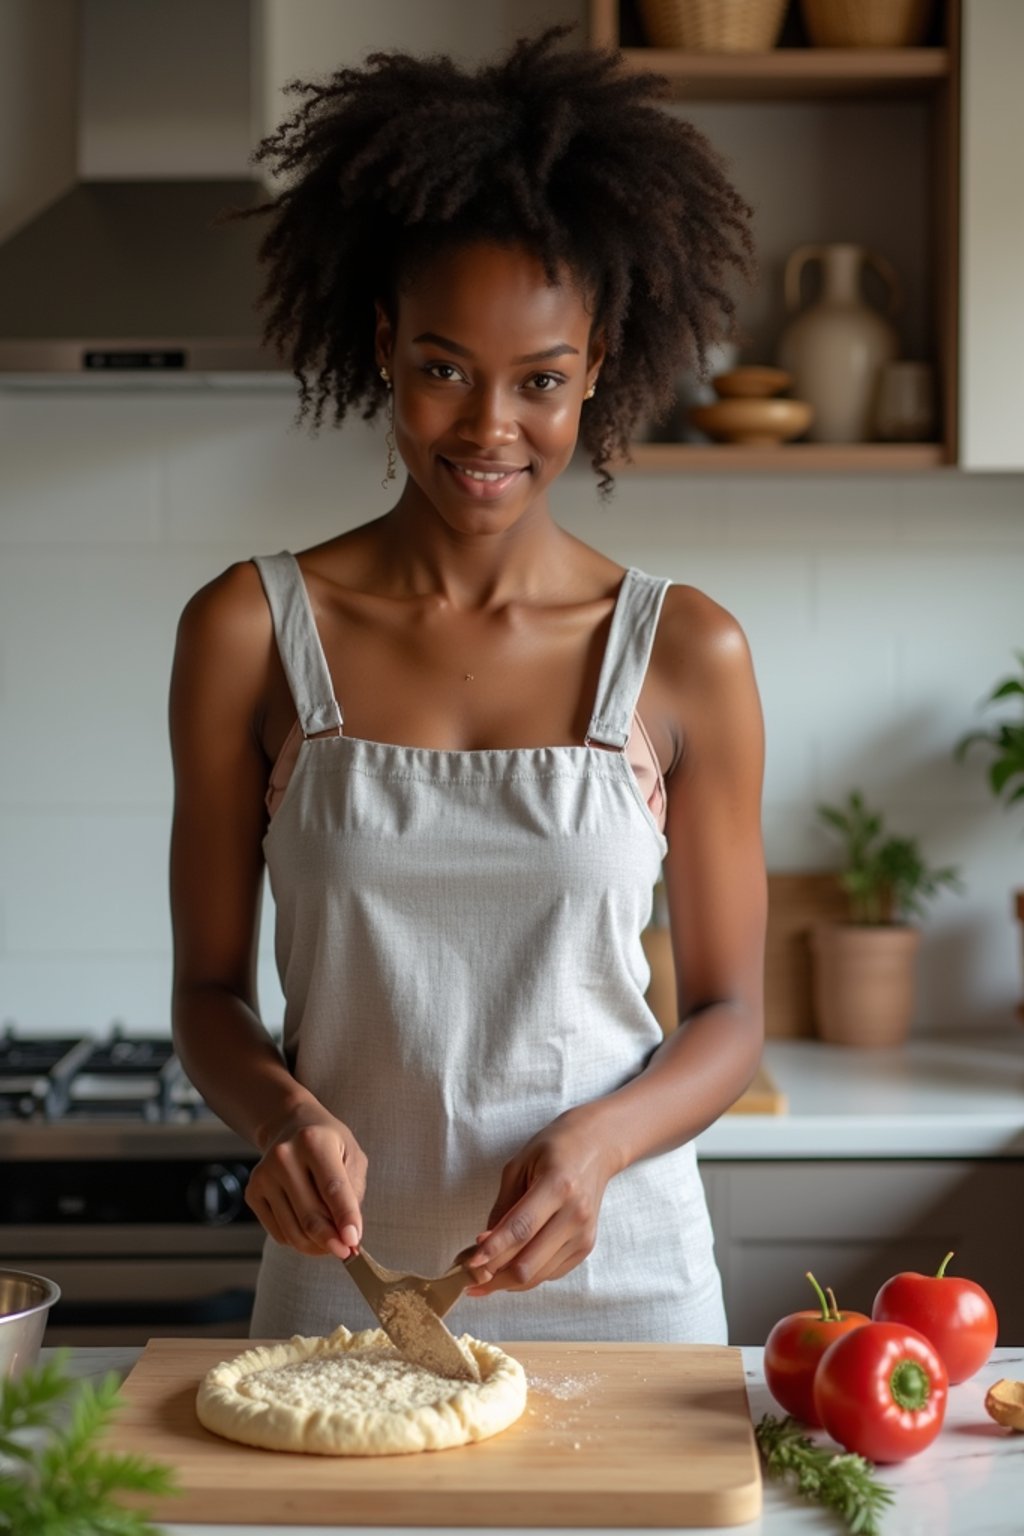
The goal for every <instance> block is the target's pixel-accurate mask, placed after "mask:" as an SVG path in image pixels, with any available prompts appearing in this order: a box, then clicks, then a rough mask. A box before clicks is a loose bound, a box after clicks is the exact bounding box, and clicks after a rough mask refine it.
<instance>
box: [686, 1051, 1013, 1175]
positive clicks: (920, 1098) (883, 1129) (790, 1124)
mask: <svg viewBox="0 0 1024 1536" xmlns="http://www.w3.org/2000/svg"><path fill="white" fill-rule="evenodd" d="M764 1064H765V1066H766V1067H767V1068H768V1071H769V1072H770V1074H771V1076H772V1077H773V1078H774V1080H775V1082H776V1084H777V1086H778V1087H779V1088H780V1089H781V1091H782V1092H783V1093H784V1094H785V1095H786V1097H787V1099H788V1101H789V1112H788V1114H783V1115H724V1116H723V1117H722V1118H721V1119H720V1120H718V1121H716V1123H715V1124H714V1125H712V1126H709V1127H708V1129H707V1130H706V1131H705V1132H704V1133H703V1135H701V1136H700V1137H698V1139H697V1154H698V1157H700V1158H703V1159H705V1160H706V1161H709V1162H710V1161H714V1160H717V1159H721V1160H728V1159H731V1158H753V1159H762V1158H863V1157H872V1158H894V1157H895V1158H918V1157H937V1158H1004V1157H1021V1156H1024V1029H1016V1030H1013V1031H1009V1030H1007V1031H1003V1032H1000V1033H991V1032H990V1033H975V1034H970V1035H968V1034H963V1035H956V1036H953V1035H938V1036H935V1035H933V1036H930V1037H918V1038H916V1039H911V1040H909V1041H908V1042H907V1043H906V1044H905V1045H904V1046H900V1047H898V1048H895V1049H887V1050H859V1049H854V1048H851V1047H849V1046H839V1045H827V1044H824V1043H823V1042H821V1041H818V1040H769V1041H768V1042H767V1044H766V1046H765V1051H764Z"/></svg>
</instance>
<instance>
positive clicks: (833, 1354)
mask: <svg viewBox="0 0 1024 1536" xmlns="http://www.w3.org/2000/svg"><path fill="white" fill-rule="evenodd" d="M948 1395H949V1379H948V1377H947V1375H946V1367H945V1366H944V1365H943V1363H942V1360H941V1359H940V1357H939V1354H938V1351H937V1350H936V1349H935V1348H934V1346H933V1345H931V1344H930V1343H929V1342H928V1340H927V1339H926V1338H925V1336H924V1334H923V1333H918V1332H917V1331H916V1330H915V1329H913V1328H908V1327H907V1326H906V1325H905V1324H903V1323H866V1324H865V1325H864V1327H863V1328H856V1329H854V1331H853V1332H852V1333H847V1334H844V1335H843V1336H842V1338H839V1339H836V1341H835V1343H834V1344H830V1345H829V1347H828V1349H827V1350H826V1351H825V1353H824V1354H823V1355H822V1357H821V1361H820V1363H819V1365H818V1370H817V1373H816V1375H815V1377H814V1405H815V1407H816V1408H817V1410H818V1415H819V1418H820V1421H821V1423H822V1424H823V1425H824V1427H825V1429H826V1430H827V1431H828V1433H829V1434H830V1435H831V1436H832V1438H833V1440H838V1441H839V1444H840V1445H842V1446H844V1447H845V1448H846V1450H848V1451H855V1452H856V1453H857V1455H858V1456H866V1457H867V1458H868V1460H869V1461H905V1460H906V1458H907V1457H908V1456H916V1455H917V1453H918V1451H923V1450H926V1449H927V1447H928V1446H929V1445H931V1443H932V1441H933V1440H934V1439H935V1437H936V1435H937V1434H938V1432H939V1430H940V1429H941V1428H942V1421H943V1419H944V1418H945V1416H946V1398H947V1397H948Z"/></svg>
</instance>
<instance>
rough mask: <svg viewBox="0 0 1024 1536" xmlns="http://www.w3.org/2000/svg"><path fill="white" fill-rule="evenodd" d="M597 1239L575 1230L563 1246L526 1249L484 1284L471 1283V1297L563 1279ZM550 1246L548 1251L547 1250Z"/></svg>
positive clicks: (469, 1293)
mask: <svg viewBox="0 0 1024 1536" xmlns="http://www.w3.org/2000/svg"><path fill="white" fill-rule="evenodd" d="M593 1246H594V1244H593V1241H592V1240H591V1239H588V1238H586V1237H584V1235H583V1234H581V1233H579V1232H573V1233H572V1235H571V1236H570V1237H569V1238H568V1239H567V1241H566V1242H564V1243H563V1244H562V1245H561V1247H556V1248H555V1250H554V1252H551V1250H550V1247H549V1246H548V1245H547V1244H545V1245H544V1248H542V1247H541V1246H540V1245H539V1244H538V1245H537V1246H536V1249H534V1247H533V1245H531V1246H530V1247H527V1248H524V1249H523V1251H522V1253H521V1254H520V1255H519V1257H518V1258H516V1259H514V1260H513V1261H512V1263H511V1264H509V1265H508V1266H507V1267H506V1268H505V1269H502V1270H501V1271H500V1272H499V1273H498V1274H497V1275H495V1276H493V1278H492V1279H491V1280H490V1281H489V1282H488V1283H486V1284H484V1285H469V1286H467V1287H466V1292H465V1294H466V1295H467V1296H492V1295H494V1293H495V1292H497V1291H531V1290H533V1289H534V1288H535V1287H536V1286H538V1285H544V1284H546V1283H547V1281H549V1280H560V1279H561V1278H562V1276H563V1275H567V1274H568V1273H569V1271H570V1270H572V1269H575V1268H576V1266H577V1264H582V1262H583V1260H584V1259H585V1258H586V1257H587V1255H588V1254H589V1253H591V1252H592V1251H593ZM545 1249H547V1252H545Z"/></svg>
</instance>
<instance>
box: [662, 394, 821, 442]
mask: <svg viewBox="0 0 1024 1536" xmlns="http://www.w3.org/2000/svg"><path fill="white" fill-rule="evenodd" d="M813 415H814V412H813V411H812V409H811V407H810V406H809V405H808V404H807V401H806V400H765V399H760V400H758V399H747V400H744V399H735V400H716V401H715V402H714V404H713V405H695V406H693V407H692V408H691V410H690V420H691V421H692V422H693V424H694V426H695V427H699V428H700V430H701V431H702V432H705V433H707V435H708V437H710V438H713V439H714V440H715V442H718V443H742V444H746V445H749V446H751V447H763V446H765V445H766V444H778V443H785V442H788V441H789V440H790V439H791V438H794V437H799V436H800V435H801V433H803V432H806V431H807V428H808V427H809V426H810V424H811V419H812V417H813Z"/></svg>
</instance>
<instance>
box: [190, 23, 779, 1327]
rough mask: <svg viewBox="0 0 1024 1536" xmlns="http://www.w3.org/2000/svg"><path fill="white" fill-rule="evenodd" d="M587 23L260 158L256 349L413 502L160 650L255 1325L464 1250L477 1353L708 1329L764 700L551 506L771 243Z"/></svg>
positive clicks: (196, 961) (677, 590) (238, 586)
mask: <svg viewBox="0 0 1024 1536" xmlns="http://www.w3.org/2000/svg"><path fill="white" fill-rule="evenodd" d="M564 30H566V29H553V30H552V31H551V32H549V33H547V34H545V35H544V36H543V37H541V38H538V39H535V40H532V41H530V40H526V41H524V42H521V43H520V44H519V45H517V47H516V48H515V49H514V50H512V52H511V53H510V54H509V55H508V56H507V57H506V58H504V59H502V60H500V61H499V62H498V63H497V64H495V65H493V66H491V67H489V68H486V69H483V70H481V71H479V72H477V73H475V74H473V73H467V72H464V71H462V70H460V69H459V68H457V67H456V66H455V65H454V64H453V63H452V62H451V61H450V60H447V59H443V58H440V59H431V60H418V59H412V58H409V57H405V56H403V55H400V54H388V55H376V56H374V57H372V58H371V59H370V60H369V61H368V64H367V66H366V68H365V69H361V70H344V71H341V72H340V73H338V74H336V75H334V76H333V77H332V78H331V79H330V80H329V81H328V82H327V83H326V84H322V85H319V86H315V87H314V86H305V87H301V88H298V89H301V90H302V92H303V93H304V101H303V103H302V105H301V106H300V107H299V108H298V110H297V111H296V112H295V113H294V114H293V116H292V117H291V118H290V119H289V120H288V121H287V122H286V123H285V124H284V125H283V126H282V127H281V128H280V130H279V131H278V132H277V133H276V134H275V135H273V136H272V137H271V138H270V139H269V140H266V141H264V143H263V145H262V146H261V148H260V150H259V152H258V155H259V157H260V158H263V159H266V160H269V161H271V162H273V163H274V165H275V168H276V169H277V171H278V172H280V173H282V174H283V175H284V176H285V178H286V190H285V191H283V192H282V193H281V195H280V196H279V197H278V198H277V199H276V200H275V202H274V203H272V204H269V205H267V207H266V208H265V209H264V212H265V213H266V212H269V213H270V214H271V215H272V223H271V226H270V230H269V233H268V235H267V238H266V240H265V242H264V246H263V256H264V259H265V261H266V262H267V265H268V282H267V293H266V297H267V300H268V301H269V305H270V310H269V319H268V325H267V333H268V336H269V338H270V339H271V340H272V341H274V342H276V343H277V344H278V345H280V346H282V347H283V348H285V349H287V351H288V352H289V354H290V356H291V358H292V360H293V363H294V367H295V370H296V372H297V375H298V377H299V380H300V386H301V403H302V412H304V413H306V414H311V415H312V418H313V422H314V425H316V424H318V423H319V422H320V420H321V419H322V416H323V413H324V410H325V407H327V406H328V405H330V406H332V407H333V416H334V420H335V421H340V420H341V419H342V418H343V416H344V415H345V414H346V413H347V412H348V411H349V410H351V409H352V408H353V407H355V406H356V405H362V406H363V408H364V415H366V416H373V415H374V414H375V413H376V412H377V411H378V410H379V409H380V408H381V406H382V405H384V406H386V410H387V414H388V420H389V433H388V458H389V473H390V472H391V471H392V468H393V460H394V453H395V451H396V450H397V454H398V455H399V456H400V458H401V460H402V461H403V464H404V466H405V470H406V476H405V479H404V483H403V484H402V485H401V488H400V490H399V495H398V498H397V500H396V501H395V503H394V505H393V506H392V507H391V509H390V510H389V511H388V512H386V513H385V514H384V515H383V516H381V517H375V518H373V519H372V520H370V521H368V522H361V524H360V526H358V527H355V528H354V529H352V531H350V532H346V533H343V534H340V535H339V536H338V537H337V538H333V539H330V540H328V541H327V542H326V543H324V544H320V545H318V546H316V547H315V548H312V549H307V550H305V551H303V552H302V553H300V554H299V555H298V556H297V557H295V556H293V555H291V554H287V553H286V554H282V555H278V556H274V557H270V558H266V559H259V560H257V561H256V562H244V563H240V564H238V565H234V566H232V567H231V568H230V569H229V570H227V571H226V572H225V573H224V574H223V575H221V576H220V577H218V578H217V579H216V580H214V581H212V582H211V583H210V584H209V585H208V586H206V587H204V588H203V589H202V590H201V591H200V592H199V593H197V594H196V596H195V597H194V598H193V599H192V600H191V602H190V603H189V604H188V606H187V608H186V610H185V612H184V614H183V616H182V620H181V624H180V630H179V637H178V645H177V652H176V658H175V665H174V677H173V683H172V690H171V724H172V741H173V753H174V765H175V777H176V801H175V817H174V831H173V840H172V859H171V874H172V907H173V918H174V928H175V942H176V958H175V996H174V1030H175V1040H176V1044H177V1048H178V1050H179V1053H180V1055H181V1057H182V1060H183V1062H184V1065H185V1068H186V1070H187V1071H188V1073H189V1075H190V1077H191V1078H192V1079H193V1081H194V1082H195V1083H196V1085H197V1086H198V1087H199V1089H200V1090H201V1091H202V1093H203V1094H204V1095H205V1097H206V1098H207V1100H208V1101H209V1103H210V1104H211V1105H212V1107H213V1108H214V1109H215V1110H216V1111H217V1112H218V1114H220V1115H221V1116H222V1117H223V1119H224V1120H225V1121H227V1123H228V1124H229V1125H232V1126H233V1127H235V1128H236V1129H237V1130H238V1132H239V1133H240V1134H241V1135H242V1136H244V1137H245V1138H247V1139H248V1140H249V1141H251V1142H252V1143H253V1144H254V1145H255V1146H256V1147H257V1148H258V1149H259V1151H260V1153H261V1160H260V1162H259V1163H258V1164H257V1166H256V1168H255V1169H254V1171H253V1174H252V1177H251V1179H250V1182H249V1186H248V1191H247V1199H248V1201H249V1204H250V1205H251V1207H252V1209H253V1210H254V1211H255V1213H256V1215H257V1216H258V1217H259V1219H260V1221H261V1222H262V1223H263V1225H264V1227H265V1228H266V1231H267V1235H268V1236H267V1243H266V1247H265V1253H264V1260H263V1265H262V1268H261V1274H260V1282H259V1286H258V1292H257V1300H256V1308H255V1314H254V1318H253V1331H254V1333H255V1334H257V1335H263V1336H268V1335H280V1334H287V1333H291V1332H296V1331H298V1332H303V1333H322V1332H326V1331H329V1330H330V1329H331V1328H332V1327H334V1326H336V1325H337V1323H338V1322H339V1321H345V1322H347V1323H348V1324H349V1325H350V1326H364V1325H366V1324H367V1323H368V1322H369V1321H370V1318H369V1314H368V1313H367V1311H366V1309H365V1307H364V1306H363V1304H362V1302H361V1300H360V1298H359V1297H358V1296H357V1294H356V1292H355V1289H354V1287H353V1286H352V1285H351V1284H350V1282H349V1280H348V1278H347V1276H346V1275H345V1273H344V1271H343V1270H342V1268H341V1266H340V1265H339V1264H338V1263H337V1262H336V1261H337V1260H338V1259H344V1258H346V1257H347V1256H348V1255H349V1254H350V1253H351V1252H352V1250H353V1248H355V1247H356V1246H357V1245H358V1244H359V1243H360V1242H361V1241H362V1239H363V1235H364V1233H365V1237H366V1243H367V1246H368V1248H369V1250H370V1252H372V1253H373V1255H374V1256H375V1257H377V1258H379V1259H380V1260H381V1262H383V1263H385V1264H387V1265H390V1266H393V1267H395V1268H401V1269H412V1270H415V1271H418V1272H419V1273H424V1274H430V1273H439V1272H441V1271H442V1270H444V1269H445V1268H446V1267H447V1266H448V1265H449V1263H450V1262H451V1260H452V1257H453V1255H455V1254H456V1253H457V1252H459V1251H460V1250H462V1249H464V1248H465V1247H467V1245H468V1246H469V1247H470V1248H471V1249H472V1251H471V1253H470V1255H469V1257H468V1259H467V1260H466V1262H467V1263H468V1265H469V1267H470V1269H471V1270H472V1272H473V1276H474V1282H475V1283H474V1284H473V1285H472V1286H471V1287H470V1289H469V1290H468V1291H467V1293H466V1296H465V1298H464V1299H463V1300H461V1301H460V1302H459V1303H458V1305H457V1307H456V1308H455V1309H454V1310H453V1312H452V1313H451V1314H450V1318H449V1321H450V1323H451V1326H452V1327H453V1329H455V1330H456V1331H459V1330H460V1329H466V1330H468V1331H470V1332H472V1333H473V1334H475V1335H476V1336H478V1337H484V1338H491V1339H515V1338H538V1339H540V1338H555V1339H568V1338H576V1339H652V1340H657V1339H663V1340H698V1341H705V1342H716V1341H723V1340H724V1339H725V1336H726V1327H725V1319H724V1314H723V1309H722V1299H721V1287H720V1283H719V1277H718V1273H717V1270H716V1267H715V1262H714V1256H713V1246H712V1238H711V1231H710V1226H709V1223H708V1217H707V1210H706V1207H705V1203H704V1198H703V1193H702V1189H701V1184H700V1180H699V1177H698V1175H697V1171H696V1165H695V1159H694V1150H693V1138H694V1136H695V1135H696V1134H697V1133H698V1132H700V1131H701V1130H703V1129H704V1127H706V1126H707V1125H709V1124H710V1123H711V1122H712V1121H713V1120H715V1119H716V1118H717V1116H718V1115H720V1114H721V1113H722V1112H723V1111H724V1110H725V1109H726V1108H727V1107H728V1106H729V1105H730V1104H731V1103H732V1102H733V1101H734V1100H735V1098H736V1097H737V1096H738V1095H739V1093H740V1092H741V1091H742V1089H743V1088H744V1086H745V1085H746V1084H747V1082H748V1081H749V1080H750V1078H751V1076H752V1074H753V1072H754V1069H755V1066H756V1063H757V1060H758V1057H759V1053H760V1048H761V1035H762V1004H761V972H762V948H763V930H764V920H765V882H764V870H763V855H762V848H761V839H760V785H761V773H762V758H763V747H762V730H761V718H760V709H759V704H758V698H757V691H756V685H755V682H754V678H753V672H752V668H751V663H750V658H749V654H748V650H747V646H746V643H745V641H744V638H743V635H742V633H741V631H740V629H739V627H738V626H737V624H736V622H735V621H734V620H733V619H732V618H731V617H730V616H729V615H728V614H727V613H726V612H724V611H723V610H722V609H721V608H720V607H718V606H717V605H716V604H715V603H714V602H713V601H712V600H711V599H710V598H708V597H705V596H704V595H702V594H701V593H700V592H698V591H696V590H695V589H693V588H691V587H688V586H685V585H670V584H669V583H668V582H667V581H663V580H660V579H657V578H654V577H651V576H646V575H644V574H643V573H641V572H638V571H634V570H629V571H626V570H624V569H623V567H622V566H620V565H619V564H617V563H616V562H615V561H613V560H610V559H608V558H606V557H605V556H604V555H602V554H599V553H598V552H597V551H596V550H594V549H591V548H589V547H587V546H586V545H584V544H582V543H581V542H579V541H578V540H577V539H575V538H573V537H571V536H570V535H569V534H567V533H566V532H564V531H563V530H562V529H560V528H559V527H558V525H557V524H556V523H555V522H554V521H553V519H552V516H551V511H550V506H549V492H550V489H551V487H552V485H553V484H554V482H555V480H556V479H557V477H558V476H559V475H560V474H561V473H562V471H563V470H564V469H565V468H566V466H567V465H568V463H569V461H570V458H571V456H572V453H573V449H574V446H575V444H576V441H577V437H578V436H580V437H582V439H583V441H584V443H585V444H586V446H587V447H588V448H589V450H590V454H591V460H592V463H593V465H594V467H595V469H596V470H597V471H598V472H599V473H601V474H602V477H603V478H602V486H603V488H604V489H607V488H608V486H609V485H610V476H608V474H607V471H606V465H607V462H608V461H609V459H610V457H611V456H612V455H613V454H614V453H615V452H617V451H620V450H622V449H623V448H624V447H625V444H626V443H627V441H628V437H629V431H630V428H631V426H632V425H633V424H634V422H635V420H636V419H637V417H638V416H639V415H640V413H641V412H645V411H647V410H650V409H654V410H657V409H659V408H663V407H664V406H665V404H666V402H667V400H668V399H669V398H670V395H671V380H672V378H673V376H674V375H675V374H676V373H677V372H678V369H679V367H680V366H681V364H682V363H683V362H684V361H685V360H686V359H688V358H689V359H691V360H693V359H697V360H699V359H702V358H703V355H704V351H705V349H706V348H707V347H708V346H709V345H710V344H711V343H712V342H713V341H714V340H715V339H717V338H718V337H719V336H720V335H721V334H722V333H723V331H726V330H727V329H728V327H729V323H730V321H731V319H732V304H731V301H730V299H729V297H728V294H727V292H726V289H725V286H724V278H725V275H726V272H727V268H728V267H729V266H736V267H741V268H742V267H743V266H744V265H745V263H746V259H747V256H748V254H749V237H748V234H747V228H746V222H745V220H746V216H747V210H746V208H745V207H744V205H743V204H742V202H741V201H740V199H739V198H738V197H737V195H736V193H735V192H734V191H733V190H732V188H731V187H730V185H729V183H728V182H727V180H726V179H725V178H724V176H723V173H722V171H721V169H720V167H719V164H718V162H717V160H716V158H715V157H714V155H713V154H712V152H711V150H710V149H709V148H708V146H707V145H706V144H705V142H704V141H703V139H702V138H701V137H700V136H699V135H698V134H696V133H695V131H694V130H693V129H692V128H690V127H689V126H688V125H686V124H683V123H680V122H678V121H676V120H674V119H672V118H671V117H669V116H668V115H667V114H665V113H663V112H662V111H661V109H660V108H659V107H658V106H657V105H656V100H655V98H656V96H657V94H658V93H659V90H660V85H659V82H657V81H656V80H654V79H653V78H652V77H645V78H638V77H635V76H630V75H626V74H624V73H623V72H622V71H621V70H620V68H619V66H618V64H617V62H616V59H615V57H614V55H606V54H603V53H596V52H593V51H591V50H579V51H574V52H563V51H559V50H558V49H556V48H555V47H554V44H555V43H556V42H557V41H558V39H559V38H560V36H561V35H562V33H563V32H564ZM311 381H312V382H311ZM348 510H349V509H347V508H346V512H347V511H348ZM663 859H664V864H662V861H663ZM264 860H265V862H266V865H267V867H268V869H269V873H270V880H271V885H272V888H273V892H274V896H275V899H276V903H277V940H276V944H277V958H278V964H279V969H280V974H281V980H282V986H283V990H284V993H285V997H286V1017H285V1026H284V1052H283V1056H282V1055H281V1054H280V1053H279V1052H278V1051H277V1050H276V1049H275V1047H274V1045H273V1043H272V1041H271V1040H270V1038H269V1036H268V1034H267V1033H266V1031H265V1029H264V1028H263V1026H262V1024H261V1023H260V1020H259V1015H258V1004H257V999H256V988H255V979H254V971H255V948H256V935H257V928H258V918H259V904H260V889H261V881H262V874H263V866H264ZM660 875H661V876H663V878H664V881H665V887H666V891H667V895H668V901H669V907H670V914H671V925H672V940H673V947H674V952H675V956H676V964H677V970H678V975H679V1007H680V1019H681V1020H682V1027H681V1028H680V1029H679V1031H678V1032H677V1033H675V1034H674V1035H672V1036H671V1037H669V1038H668V1039H667V1040H665V1041H664V1042H662V1036H661V1032H660V1030H659V1028H658V1026H657V1024H656V1022H655V1020H654V1018H653V1016H652V1014H651V1012H650V1009H649V1008H648V1007H647V1005H646V1003H645V1001H644V996H643V994H644V988H645V983H646V979H647V971H646V966H645V962H644V956H643V951H642V947H641V941H640V934H641V930H642V928H643V927H644V925H645V924H646V922H647V919H648V917H649V915H650V909H651V893H652V887H653V886H654V884H655V882H656V880H657V879H658V878H659V876H660ZM482 1298H486V1300H483V1299H482Z"/></svg>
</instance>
